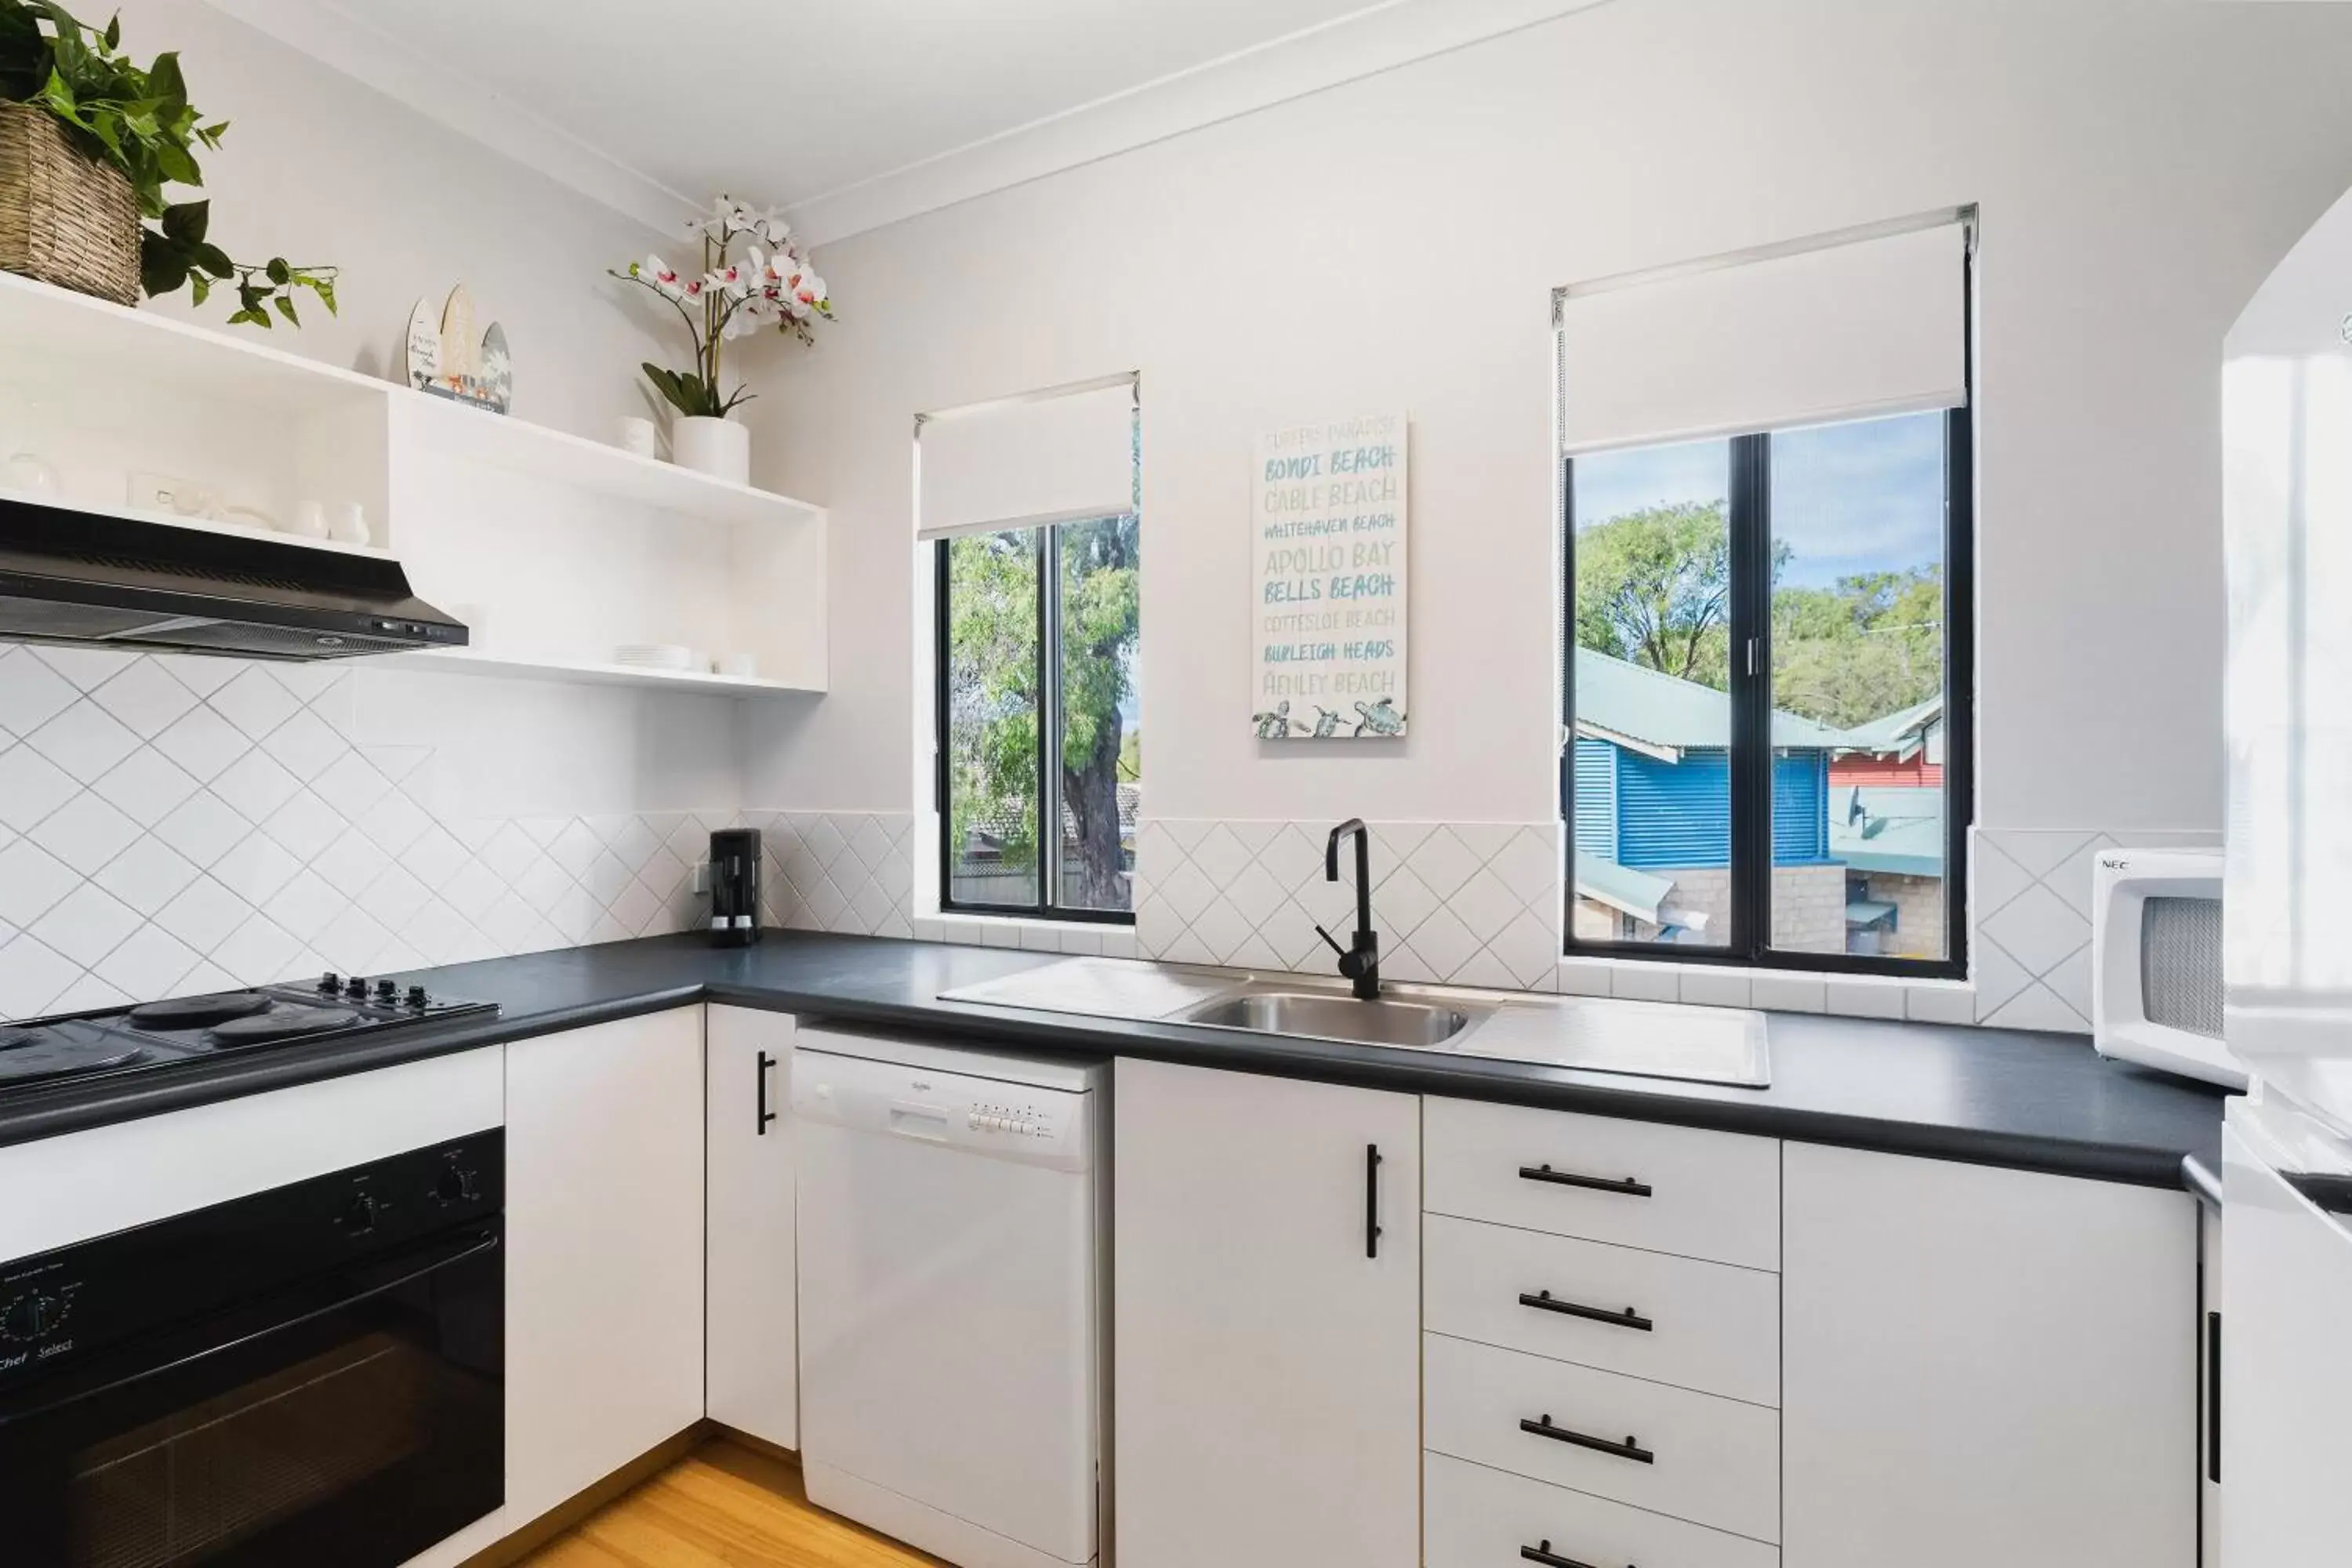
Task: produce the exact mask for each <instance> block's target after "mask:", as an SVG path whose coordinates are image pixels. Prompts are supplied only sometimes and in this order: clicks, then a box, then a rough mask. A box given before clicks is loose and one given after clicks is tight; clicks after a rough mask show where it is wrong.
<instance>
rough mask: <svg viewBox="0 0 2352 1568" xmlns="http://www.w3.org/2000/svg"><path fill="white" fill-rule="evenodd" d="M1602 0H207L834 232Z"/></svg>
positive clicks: (540, 161)
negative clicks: (785, 209)
mask: <svg viewBox="0 0 2352 1568" xmlns="http://www.w3.org/2000/svg"><path fill="white" fill-rule="evenodd" d="M1601 3H1605V0H1377V3H1368V0H827V3H822V4H821V3H820V0H650V3H648V0H496V3H495V4H489V5H485V4H483V3H482V0H400V4H397V5H385V4H383V3H381V0H211V4H213V5H215V6H216V7H217V8H219V9H221V10H224V11H227V12H229V13H230V14H232V15H235V16H240V17H242V18H243V19H245V20H247V21H248V22H251V23H253V24H255V25H256V26H261V27H263V28H265V29H267V30H268V31H269V32H271V33H273V34H274V35H276V36H277V37H278V38H279V39H281V40H282V41H284V42H287V43H289V44H291V45H293V46H294V47H297V48H300V49H304V50H306V51H307V52H309V53H310V54H312V55H314V56H316V57H318V58H320V59H323V60H325V61H326V62H327V63H328V64H330V65H332V66H334V67H336V68H339V69H341V70H343V71H345V72H347V73H349V74H350V75H352V76H355V77H358V78H359V79H362V80H363V81H366V82H368V83H369V84H371V85H372V86H374V87H376V88H378V89H382V90H383V91H386V92H388V93H390V94H392V95H393V96H394V97H395V98H399V99H401V100H404V101H406V102H408V103H410V104H412V105H414V106H415V107H416V108H418V109H420V110H423V111H425V113H427V114H430V115H432V116H434V117H435V118H436V119H439V120H442V121H445V122H446V123H449V124H451V125H454V126H456V127H457V129H459V130H462V131H465V132H467V133H469V134H471V135H474V136H476V137H478V138H479V139H480V140H482V141H485V142H489V143H491V144H492V145H494V146H497V147H498V148H499V150H500V151H501V152H504V153H508V154H509V156H513V157H516V158H519V159H520V160H521V161H522V162H524V163H530V164H533V165H534V166H537V167H540V168H541V169H543V170H545V171H546V172H547V173H549V174H553V175H554V176H555V177H557V178H559V179H562V180H563V181H564V182H565V183H567V184H572V185H573V186H575V187H576V188H579V189H581V190H583V191H584V192H586V193H587V194H589V195H594V196H596V197H597V198H598V199H600V200H603V201H605V202H607V203H608V204H610V205H614V206H616V207H619V208H621V209H622V210H624V211H626V212H630V213H632V214H634V215H635V216H639V217H642V218H645V219H646V220H647V221H650V222H657V223H659V224H660V225H662V226H665V227H667V226H670V225H671V224H672V223H673V222H675V221H676V220H677V217H678V216H679V213H678V210H677V209H678V207H679V205H680V203H681V202H687V203H692V204H697V205H698V204H699V203H701V202H703V201H705V200H707V199H708V198H709V196H710V195H713V194H715V193H717V192H719V191H721V190H724V191H726V192H728V193H730V195H734V196H736V197H738V198H740V199H742V200H747V201H751V202H753V203H757V204H761V205H765V204H770V203H773V204H777V205H784V206H789V207H792V208H793V209H794V212H795V217H796V218H797V219H798V220H799V222H800V226H801V227H802V228H803V232H804V233H805V234H808V235H809V236H810V237H813V238H815V239H817V240H820V241H822V240H824V239H827V238H832V237H839V236H841V235H844V234H848V233H855V232H856V231H858V230H859V229H862V228H867V227H872V226H877V225H878V224H881V223H887V222H890V221H893V220H895V219H897V218H899V217H904V216H910V215H911V214H913V213H915V212H919V211H923V210H926V209H928V208H929V207H933V206H938V205H943V204H944V203H946V202H950V201H955V200H961V199H963V198H965V197H968V196H971V195H978V194H980V193H981V192H982V191H983V190H986V189H992V188H996V187H999V186H1002V185H1003V184H1012V183H1015V182H1017V181H1019V180H1022V179H1030V178H1035V177H1036V176H1038V175H1039V174H1045V173H1050V172H1052V170H1053V169H1055V168H1064V167H1068V166H1070V165H1071V164H1073V163H1082V162H1086V161H1087V160H1088V159H1090V158H1095V157H1101V156H1104V155H1106V154H1108V153H1113V152H1118V151H1121V150H1123V149H1124V148H1126V147H1130V146H1135V145H1139V144H1141V143H1142V142H1149V141H1152V140H1156V139H1157V138H1159V137H1161V136H1166V135H1170V134H1174V133H1176V132H1181V131H1182V130H1186V129H1190V128H1192V126H1195V125H1199V124H1202V123H1206V122H1209V121H1213V120H1218V119H1223V118H1228V117H1230V116H1232V115H1234V114H1237V113H1246V112H1248V111H1250V110H1253V109H1256V108H1262V107H1264V106H1265V105H1266V104H1268V103H1273V102H1278V101H1281V100H1284V99H1286V98H1293V97H1297V96H1298V95H1299V94H1301V93H1303V92H1311V91H1314V90H1316V89H1319V88H1323V87H1328V86H1331V85H1334V84H1335V83H1337V82H1339V81H1345V80H1349V79H1353V78H1356V77H1360V76H1363V75H1367V74H1370V72H1372V71H1377V70H1384V69H1387V68H1391V67H1393V66H1396V65H1400V64H1402V63H1404V62H1405V61H1407V60H1410V59H1414V58H1421V57H1422V56H1424V55H1427V54H1431V53H1434V52H1436V51H1438V50H1440V49H1444V48H1450V47H1456V46H1458V45H1461V44H1464V43H1467V42H1470V41H1473V40H1474V39H1476V38H1479V37H1492V36H1494V35H1495V34H1497V33H1501V32H1507V31H1509V30H1511V29H1512V28H1515V27H1520V26H1528V25H1530V24H1532V23H1535V22H1539V21H1543V20H1546V19H1548V18H1549V17H1551V16H1558V15H1560V14H1562V13H1564V12H1567V11H1572V10H1577V9H1581V8H1582V7H1583V6H1585V5H1595V4H1601Z"/></svg>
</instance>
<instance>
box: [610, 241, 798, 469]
mask: <svg viewBox="0 0 2352 1568" xmlns="http://www.w3.org/2000/svg"><path fill="white" fill-rule="evenodd" d="M686 230H687V233H688V236H689V237H693V238H696V239H699V240H700V241H701V242H702V272H701V275H700V276H698V277H697V276H691V275H688V274H683V273H680V272H677V270H675V269H674V268H671V267H670V265H669V264H668V263H667V262H666V261H664V260H663V259H662V258H660V257H658V256H649V257H647V258H646V259H645V260H643V261H632V262H630V263H629V265H628V269H627V270H626V271H619V270H616V271H614V274H613V276H614V277H615V278H619V279H624V280H625V281H627V282H631V283H637V284H641V285H643V286H644V287H645V288H646V289H651V290H652V291H653V292H654V293H656V294H657V295H659V296H660V297H661V298H662V299H664V300H668V301H669V302H670V304H672V305H673V306H675V307H676V308H677V313H678V315H679V317H680V318H681V319H682V320H683V321H685V322H686V330H687V334H688V337H690V338H691V339H692V340H693V342H694V368H693V369H692V370H686V371H678V370H665V369H663V368H662V367H661V366H659V365H657V364H654V363H650V362H648V363H646V364H645V365H644V366H643V367H642V368H643V369H644V371H645V373H646V380H647V381H649V382H651V383H652V384H653V386H654V390H655V391H656V392H658V393H660V394H661V395H662V397H663V398H664V399H665V400H666V401H667V403H668V404H669V405H670V406H671V407H672V408H674V409H676V410H677V417H676V418H674V419H673V420H672V421H671V422H670V456H671V457H672V458H675V459H676V460H677V464H678V466H679V467H681V468H694V469H698V470H699V471H700V472H703V473H707V474H715V475H717V476H718V477H719V478H720V479H732V480H734V481H735V482H736V483H738V484H741V483H743V482H744V481H745V480H746V479H749V478H750V477H751V432H750V431H748V430H746V429H745V428H744V427H743V426H740V425H738V424H735V423H734V422H732V421H731V420H730V419H729V418H728V417H727V416H728V415H729V414H730V413H731V412H732V411H733V410H734V408H735V406H736V405H738V404H741V403H746V402H749V401H750V400H751V394H750V393H748V392H746V391H744V390H743V388H742V386H741V385H740V384H738V385H737V386H736V388H735V390H734V391H733V392H728V391H725V390H724V389H723V385H722V384H721V382H720V381H719V357H720V354H721V353H722V351H723V350H724V348H725V345H726V344H727V343H728V342H730V341H731V340H733V339H736V338H742V337H749V336H750V335H751V333H753V332H756V331H760V330H761V329H762V328H765V327H773V328H775V329H776V330H777V331H781V332H788V333H790V334H791V335H792V336H793V337H795V338H798V339H799V340H800V341H801V342H803V343H812V342H815V341H816V331H815V328H816V323H817V322H818V321H820V320H822V321H831V320H833V301H832V300H830V299H829V298H827V297H826V294H825V287H824V279H822V278H819V277H818V276H817V275H816V268H814V267H811V266H810V265H809V263H808V259H807V258H806V257H805V256H803V254H802V253H801V247H800V245H799V243H798V242H797V241H795V240H794V239H793V231H792V228H791V227H790V226H788V225H787V224H786V223H785V222H784V220H783V219H782V217H780V216H777V215H776V214H775V213H773V212H766V213H758V212H753V211H752V210H751V208H750V207H748V206H745V205H743V204H742V203H740V202H738V201H736V200H734V199H733V198H732V197H730V196H725V195H722V196H720V197H719V199H718V201H716V202H715V203H713V204H712V205H711V211H710V215H709V216H708V217H697V218H694V219H692V220H691V221H690V222H688V224H687V226H686ZM762 242H765V244H766V245H767V246H770V247H773V248H772V249H763V248H761V246H762ZM739 243H740V245H741V247H742V249H741V250H740V252H738V251H737V249H736V247H737V245H738V244H739Z"/></svg>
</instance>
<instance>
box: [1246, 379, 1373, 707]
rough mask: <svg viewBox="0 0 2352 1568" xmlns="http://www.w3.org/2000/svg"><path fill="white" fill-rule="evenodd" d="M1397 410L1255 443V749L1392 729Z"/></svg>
mask: <svg viewBox="0 0 2352 1568" xmlns="http://www.w3.org/2000/svg"><path fill="white" fill-rule="evenodd" d="M1407 428H1408V422H1407V418H1406V416H1404V415H1402V414H1375V415H1368V416H1362V417H1360V418H1355V419H1334V420H1329V421H1326V422H1325V423H1322V424H1318V425H1294V426H1288V427H1287V428H1285V429H1280V430H1270V431H1267V432H1266V433H1265V434H1264V435H1262V436H1260V437H1258V441H1257V447H1256V451H1255V456H1254V457H1253V458H1252V463H1251V469H1250V481H1251V491H1252V494H1253V495H1254V496H1255V504H1254V507H1253V510H1252V514H1251V519H1250V530H1251V546H1252V549H1253V550H1254V551H1255V554H1256V557H1257V563H1256V570H1255V574H1254V576H1255V583H1254V585H1253V588H1252V591H1251V595H1250V625H1251V628H1252V630H1251V642H1252V645H1253V653H1252V657H1251V661H1250V662H1251V676H1252V679H1253V681H1254V682H1255V691H1254V692H1253V698H1252V703H1251V713H1250V723H1251V726H1252V728H1253V729H1254V730H1255V731H1256V733H1257V737H1258V739H1260V740H1262V741H1300V740H1312V741H1353V740H1388V739H1393V738H1395V737H1398V736H1402V734H1403V733H1404V732H1405V711H1406V710H1405V533H1406V528H1405V516H1406V513H1405V494H1406V484H1405V447H1406V434H1407Z"/></svg>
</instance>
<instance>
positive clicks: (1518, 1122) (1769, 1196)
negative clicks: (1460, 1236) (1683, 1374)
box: [1422, 1099, 1780, 1268]
mask: <svg viewBox="0 0 2352 1568" xmlns="http://www.w3.org/2000/svg"><path fill="white" fill-rule="evenodd" d="M1423 1151H1424V1159H1425V1162H1426V1163H1425V1165H1424V1168H1423V1188H1422V1191H1423V1206H1424V1207H1426V1208H1427V1209H1428V1210H1429V1211H1430V1212H1431V1213H1433V1214H1447V1215H1457V1216H1459V1217H1460V1218H1463V1219H1485V1220H1493V1221H1495V1222H1496V1223H1497V1224H1500V1225H1515V1226H1523V1227H1524V1228H1526V1229H1528V1230H1548V1231H1550V1232H1551V1233H1552V1234H1554V1235H1556V1236H1580V1237H1584V1238H1586V1239H1587V1240H1589V1241H1609V1242H1615V1243H1616V1244H1618V1245H1619V1246H1621V1247H1644V1248H1646V1249H1648V1250H1649V1251H1652V1252H1671V1253H1675V1254H1676V1255H1677V1256H1680V1257H1683V1258H1707V1259H1710V1260H1712V1261H1714V1262H1717V1263H1737V1264H1739V1265H1741V1266H1743V1267H1745V1268H1779V1267H1780V1142H1779V1141H1778V1140H1776V1139H1771V1138H1751V1137H1747V1136H1744V1135H1742V1134H1740V1133H1736V1132H1709V1131H1704V1130H1701V1129H1697V1128H1691V1127H1661V1126H1658V1125H1656V1124H1654V1123H1652V1122H1646V1121H1618V1120H1616V1119H1614V1118H1612V1117H1606V1116H1580V1115H1577V1114H1575V1113H1573V1112H1570V1111H1564V1110H1530V1109H1528V1108H1527V1107H1524V1106H1517V1105H1487V1104H1484V1103H1481V1102H1478V1101H1475V1100H1436V1099H1432V1100H1426V1101H1424V1102H1423Z"/></svg>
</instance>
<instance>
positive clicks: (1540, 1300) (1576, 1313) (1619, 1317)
mask: <svg viewBox="0 0 2352 1568" xmlns="http://www.w3.org/2000/svg"><path fill="white" fill-rule="evenodd" d="M1519 1305H1520V1306H1522V1307H1533V1308H1534V1309H1535V1310H1538V1311H1539V1312H1558V1313H1559V1315H1560V1316H1561V1317H1563V1318H1582V1319H1585V1320H1586V1321H1589V1322H1595V1323H1610V1324H1613V1325H1615V1326H1616V1327H1618V1328H1621V1329H1639V1330H1640V1331H1642V1332H1643V1333H1645V1334H1646V1333H1648V1332H1649V1331H1651V1330H1653V1329H1654V1328H1656V1327H1657V1326H1658V1325H1657V1324H1655V1323H1654V1322H1652V1321H1650V1320H1649V1319H1647V1318H1645V1317H1643V1316H1642V1314H1641V1313H1639V1312H1637V1311H1635V1310H1633V1308H1631V1307H1628V1308H1626V1309H1625V1310H1623V1311H1622V1312H1612V1311H1611V1310H1609V1309H1608V1308H1606V1307H1587V1306H1584V1305H1582V1304H1581V1303H1580V1302H1576V1301H1560V1300H1554V1299H1553V1298H1552V1293H1551V1292H1550V1291H1549V1290H1538V1291H1537V1292H1536V1293H1535V1294H1534V1295H1532V1296H1530V1295H1528V1293H1527V1292H1526V1291H1525V1290H1522V1291H1520V1292H1519Z"/></svg>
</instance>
